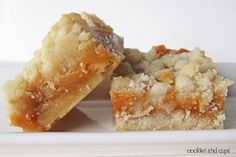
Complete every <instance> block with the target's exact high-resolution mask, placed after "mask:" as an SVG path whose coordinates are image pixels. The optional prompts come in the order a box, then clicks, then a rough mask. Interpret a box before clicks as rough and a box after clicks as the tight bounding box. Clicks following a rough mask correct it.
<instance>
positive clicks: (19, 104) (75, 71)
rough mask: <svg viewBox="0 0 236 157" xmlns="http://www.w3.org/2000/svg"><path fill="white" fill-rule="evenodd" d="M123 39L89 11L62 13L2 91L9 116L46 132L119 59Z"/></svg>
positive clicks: (29, 128)
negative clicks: (37, 48) (20, 71)
mask: <svg viewBox="0 0 236 157" xmlns="http://www.w3.org/2000/svg"><path fill="white" fill-rule="evenodd" d="M122 53H123V39H122V38H120V37H119V36H118V35H116V34H115V33H113V30H112V28H111V27H110V26H108V25H106V24H105V23H104V22H103V21H101V20H100V19H99V18H98V17H96V16H95V15H92V14H87V13H82V14H81V15H80V14H77V13H70V14H65V15H63V16H62V18H61V19H60V20H59V21H58V22H57V23H56V24H55V25H54V26H53V27H52V29H51V31H50V32H49V33H48V34H47V36H46V37H45V38H44V40H43V43H42V47H41V48H40V49H39V50H37V51H36V52H35V54H34V58H33V59H32V60H31V61H30V62H29V63H28V64H27V65H26V66H25V68H24V70H23V72H22V73H21V74H19V75H18V76H17V77H16V78H15V79H14V80H10V81H7V83H6V84H5V92H6V95H7V101H8V103H9V107H10V120H11V124H12V125H14V126H19V127H21V128H23V130H25V131H46V130H49V129H51V127H52V124H54V123H55V121H56V120H58V119H60V118H62V117H64V116H65V115H66V114H67V113H68V112H69V111H70V110H71V109H72V108H73V107H75V106H76V105H77V104H78V103H79V102H80V101H81V100H82V99H83V98H84V97H85V96H87V95H88V94H89V93H90V92H91V91H92V90H93V89H94V88H95V87H96V86H97V85H99V84H100V83H101V82H102V81H103V80H104V79H105V78H106V77H107V76H108V75H110V74H111V73H112V72H113V70H114V69H115V68H116V67H117V66H118V65H119V64H120V62H121V61H122V59H123V54H122Z"/></svg>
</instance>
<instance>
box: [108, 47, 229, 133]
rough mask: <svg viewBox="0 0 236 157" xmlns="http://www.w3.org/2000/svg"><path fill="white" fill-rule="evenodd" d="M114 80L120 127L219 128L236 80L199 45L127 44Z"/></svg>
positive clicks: (116, 120) (116, 111) (117, 118)
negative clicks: (141, 46) (175, 47)
mask: <svg viewBox="0 0 236 157" xmlns="http://www.w3.org/2000/svg"><path fill="white" fill-rule="evenodd" d="M124 54H125V56H126V59H125V60H124V61H123V62H122V64H121V65H120V66H119V68H118V69H117V70H116V71H115V77H114V78H113V80H112V83H111V90H110V95H111V101H112V105H113V112H114V119H115V128H116V130H118V131H137V130H179V129H180V130H189V129H220V128H223V121H224V119H225V100H226V96H227V92H228V87H229V86H230V85H231V84H232V83H233V82H232V81H231V80H229V79H225V78H223V76H222V75H220V74H219V73H218V72H217V70H216V65H215V64H214V63H213V62H212V60H211V59H210V58H209V57H207V56H206V55H205V52H204V51H202V50H200V49H194V50H193V51H189V50H186V49H179V50H172V49H168V48H166V47H165V46H164V45H160V46H154V47H153V48H152V49H151V50H150V51H149V52H148V53H142V52H140V51H139V50H137V49H126V50H125V53H124Z"/></svg>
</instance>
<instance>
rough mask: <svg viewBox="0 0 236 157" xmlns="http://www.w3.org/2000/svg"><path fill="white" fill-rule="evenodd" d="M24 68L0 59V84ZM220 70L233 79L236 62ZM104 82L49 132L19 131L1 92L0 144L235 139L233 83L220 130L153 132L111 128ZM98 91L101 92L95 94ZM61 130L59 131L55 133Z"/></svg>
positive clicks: (167, 141)
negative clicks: (53, 130)
mask: <svg viewBox="0 0 236 157" xmlns="http://www.w3.org/2000/svg"><path fill="white" fill-rule="evenodd" d="M22 67H23V64H22V63H16V62H11V63H10V62H0V74H1V77H0V86H2V85H3V84H4V82H5V81H6V80H7V79H12V78H14V76H15V74H16V73H19V72H20V71H21V69H22ZM218 67H219V70H220V71H221V72H222V73H223V74H224V75H225V76H226V77H229V78H230V79H232V80H236V74H234V73H231V71H230V70H231V68H232V67H236V63H221V64H218ZM107 88H108V87H107V85H106V84H105V85H104V84H103V85H101V86H100V87H99V88H98V89H97V91H95V92H94V93H93V95H90V96H89V97H88V98H87V99H86V100H84V101H83V102H82V103H81V104H80V105H79V106H78V109H74V110H73V111H72V112H70V113H69V114H68V115H67V116H66V117H65V118H64V119H62V120H61V121H60V122H59V124H57V126H56V129H55V131H57V132H50V133H18V132H21V129H19V128H17V127H13V126H10V125H9V120H8V118H7V109H6V106H7V105H6V103H5V100H4V94H3V92H2V90H1V91H0V144H88V143H89V144H99V143H100V144H109V143H113V144H114V143H115V144H131V143H133V144H134V143H136V144H138V143H141V144H145V143H149V144H154V143H199V142H201V143H203V142H204V143H206V142H207V143H215V142H218V143H219V142H229V143H232V142H233V143H235V142H236V114H235V113H236V104H235V102H236V89H235V85H233V86H232V87H231V89H230V96H229V98H228V101H227V113H226V117H227V120H226V121H225V128H224V129H223V130H198V131H155V132H123V133H120V132H115V131H114V129H113V119H112V108H111V104H110V102H109V100H108V98H107V93H106V92H104V91H107V90H108V89H107ZM98 93H100V94H101V93H102V95H100V96H101V97H100V98H99V97H98ZM58 131H60V132H58ZM199 137H201V138H199Z"/></svg>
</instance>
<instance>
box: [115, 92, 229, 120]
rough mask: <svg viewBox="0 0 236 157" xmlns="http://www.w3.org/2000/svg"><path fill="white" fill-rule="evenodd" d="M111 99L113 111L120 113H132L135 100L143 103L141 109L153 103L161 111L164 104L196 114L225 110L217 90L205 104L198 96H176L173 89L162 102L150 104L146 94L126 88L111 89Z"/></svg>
mask: <svg viewBox="0 0 236 157" xmlns="http://www.w3.org/2000/svg"><path fill="white" fill-rule="evenodd" d="M111 99H112V104H113V110H114V113H120V112H122V111H125V112H128V113H132V112H133V109H132V108H133V107H137V106H136V105H137V102H139V105H140V104H143V109H144V108H146V107H147V105H154V108H155V109H154V110H155V112H158V111H162V112H163V108H161V107H160V106H161V105H162V106H163V105H165V104H171V105H172V106H173V107H174V109H173V111H174V110H183V111H186V110H188V111H190V112H191V113H192V114H195V115H197V116H208V117H215V116H216V115H217V114H218V113H222V112H224V111H225V107H224V103H225V102H224V100H225V99H224V97H223V96H221V95H220V94H219V93H217V92H215V93H214V96H213V100H212V101H211V102H210V103H209V104H205V103H204V102H203V100H202V98H201V97H200V96H198V97H187V98H183V97H178V96H177V94H176V93H175V92H174V91H173V90H170V91H169V92H168V93H167V94H166V95H165V96H163V98H162V104H151V102H150V101H148V97H147V94H144V95H143V96H142V97H140V96H137V95H135V94H134V93H132V92H131V91H128V90H121V91H112V92H111ZM143 100H147V101H148V102H146V103H145V102H144V101H143Z"/></svg>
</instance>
